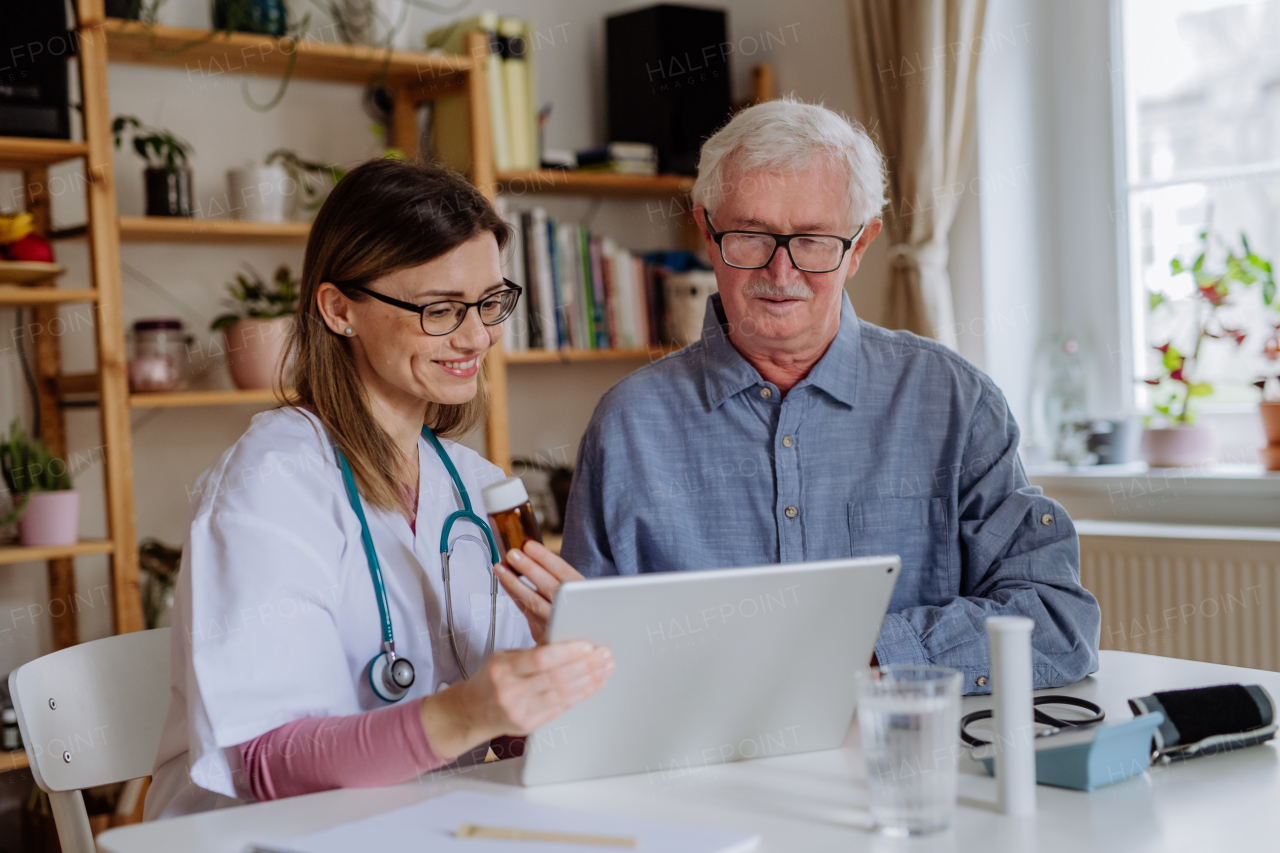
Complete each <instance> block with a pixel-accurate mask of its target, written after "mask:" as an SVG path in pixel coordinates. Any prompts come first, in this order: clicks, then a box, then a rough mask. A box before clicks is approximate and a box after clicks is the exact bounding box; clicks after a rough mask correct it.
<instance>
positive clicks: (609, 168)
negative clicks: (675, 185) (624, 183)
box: [578, 160, 658, 175]
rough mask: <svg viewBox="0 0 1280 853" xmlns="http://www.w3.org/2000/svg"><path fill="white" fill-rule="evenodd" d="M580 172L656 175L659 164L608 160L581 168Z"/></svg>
mask: <svg viewBox="0 0 1280 853" xmlns="http://www.w3.org/2000/svg"><path fill="white" fill-rule="evenodd" d="M578 171H579V172H602V173H605V174H613V175H656V174H658V164H657V163H645V162H641V161H638V160H607V161H605V162H603V163H592V164H590V165H587V166H579V167H578Z"/></svg>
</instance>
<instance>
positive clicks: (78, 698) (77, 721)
mask: <svg viewBox="0 0 1280 853" xmlns="http://www.w3.org/2000/svg"><path fill="white" fill-rule="evenodd" d="M169 630H170V629H168V628H161V629H159V630H155V631H138V632H134V633H130V634H120V635H117V636H114V637H107V638H105V639H102V640H94V641H93V642H89V643H81V644H80V645H77V646H71V647H70V648H66V649H62V650H61V651H57V652H54V653H53V654H51V655H45V656H44V657H42V658H37V659H36V660H33V661H31V662H30V663H27V664H25V665H23V666H21V667H19V668H18V669H16V670H14V671H13V672H12V673H10V674H9V694H10V696H11V697H12V699H13V707H14V710H16V711H17V712H18V729H19V730H20V731H21V732H22V743H23V745H24V746H25V748H26V751H27V759H28V760H29V762H30V764H31V773H32V775H33V776H35V780H36V784H37V785H39V786H40V788H41V790H43V791H45V792H46V793H47V794H48V795H49V803H50V805H51V806H52V808H53V820H54V823H55V824H56V825H57V827H58V840H59V841H60V842H61V843H62V850H63V853H94V850H95V847H94V843H93V833H92V832H91V831H90V829H89V816H88V814H87V812H86V811H85V807H84V797H83V796H82V795H81V793H80V792H81V790H83V789H84V788H92V787H94V786H95V785H108V784H112V783H115V782H124V781H126V780H129V779H136V778H138V777H141V776H148V775H150V773H151V766H152V764H153V762H154V761H155V757H156V752H157V751H158V750H159V748H160V733H161V730H162V729H163V727H164V721H165V716H166V715H167V714H168V711H169Z"/></svg>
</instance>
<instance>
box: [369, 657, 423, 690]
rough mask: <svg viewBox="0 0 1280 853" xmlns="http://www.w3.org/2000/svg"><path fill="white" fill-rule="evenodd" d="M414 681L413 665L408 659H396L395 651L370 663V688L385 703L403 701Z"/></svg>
mask: <svg viewBox="0 0 1280 853" xmlns="http://www.w3.org/2000/svg"><path fill="white" fill-rule="evenodd" d="M388 663H390V666H388ZM413 679H414V671H413V664H412V663H410V662H409V661H408V660H407V659H406V658H398V657H396V653H395V651H394V650H392V651H385V652H383V653H382V654H380V655H378V656H377V657H375V658H374V659H373V660H371V661H369V686H370V687H371V688H373V692H374V694H375V695H376V696H377V697H378V698H379V699H381V700H383V701H384V702H396V701H399V700H400V699H403V698H404V695H405V694H406V693H408V692H409V688H410V687H412V686H413Z"/></svg>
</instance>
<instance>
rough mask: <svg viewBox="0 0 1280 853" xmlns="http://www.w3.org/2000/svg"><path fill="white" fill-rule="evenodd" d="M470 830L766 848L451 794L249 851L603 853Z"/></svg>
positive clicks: (708, 833) (707, 848)
mask: <svg viewBox="0 0 1280 853" xmlns="http://www.w3.org/2000/svg"><path fill="white" fill-rule="evenodd" d="M464 824H472V825H480V826H488V827H505V828H508V829H516V830H525V831H529V832H554V833H569V834H578V835H595V836H612V837H615V838H627V839H635V841H636V844H635V846H634V847H633V848H632V849H637V850H661V851H663V853H745V851H749V850H752V849H754V848H755V847H756V846H758V845H759V843H760V836H759V835H755V834H751V833H744V832H729V831H726V830H721V829H706V828H704V827H697V826H686V825H683V824H676V823H667V822H665V821H654V820H643V819H640V818H633V817H620V816H616V815H607V814H600V813H598V812H594V811H579V810H578V809H567V808H563V807H561V806H549V805H543V804H542V803H537V802H532V801H529V800H524V799H521V798H519V797H517V796H507V797H502V796H497V795H495V794H481V793H478V792H476V791H453V792H452V793H449V794H445V795H443V796H440V797H434V798H432V799H429V800H423V801H421V802H418V803H414V804H413V805H411V806H404V807H403V808H399V809H393V810H391V811H387V812H383V813H382V814H376V815H373V816H372V817H367V818H364V819H362V820H354V821H349V822H347V823H340V824H338V825H337V826H333V827H330V828H328V829H322V830H319V831H317V832H309V833H306V834H305V835H295V836H293V837H292V838H284V839H281V840H279V841H271V842H266V843H264V842H257V843H255V844H253V845H251V848H252V849H253V850H257V851H261V853H349V851H352V850H388V851H397V850H431V851H449V850H458V851H470V853H474V851H477V850H499V849H500V850H503V851H507V853H526V852H527V853H533V851H547V853H552V851H566V850H570V849H574V850H576V849H579V848H580V849H582V850H583V851H584V853H585V851H587V850H599V849H601V847H600V846H599V845H590V846H588V845H584V844H564V843H555V842H548V841H520V840H502V841H489V840H483V839H481V840H475V839H472V838H467V837H465V836H464V834H463V833H461V832H460V831H459V830H460V829H461V827H462V826H463V825H464ZM605 849H608V848H605Z"/></svg>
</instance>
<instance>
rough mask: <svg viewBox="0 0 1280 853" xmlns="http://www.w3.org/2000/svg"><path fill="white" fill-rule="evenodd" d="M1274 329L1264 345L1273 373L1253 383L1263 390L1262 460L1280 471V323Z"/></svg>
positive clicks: (1270, 467) (1267, 466) (1264, 353)
mask: <svg viewBox="0 0 1280 853" xmlns="http://www.w3.org/2000/svg"><path fill="white" fill-rule="evenodd" d="M1273 329H1274V330H1273V332H1272V334H1271V337H1269V338H1267V340H1266V343H1264V344H1263V345H1262V357H1263V358H1265V359H1267V361H1269V362H1271V364H1272V370H1271V374H1270V375H1269V376H1262V377H1260V378H1259V379H1258V381H1257V382H1254V383H1253V384H1254V385H1257V386H1258V390H1259V391H1261V392H1262V406H1261V409H1262V428H1263V430H1264V431H1265V432H1266V434H1267V446H1266V447H1264V448H1262V462H1263V464H1264V465H1265V466H1266V468H1267V470H1268V471H1280V323H1276V324H1275V325H1274V327H1273Z"/></svg>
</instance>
